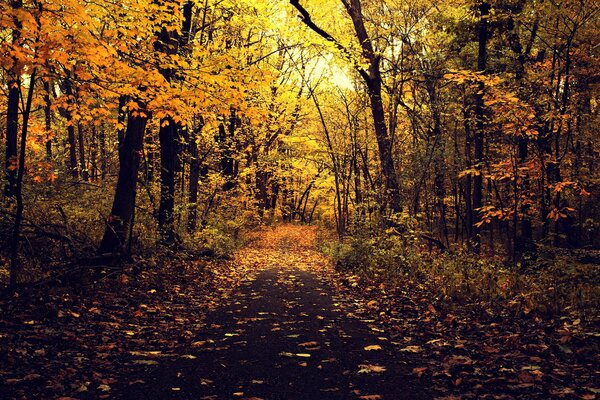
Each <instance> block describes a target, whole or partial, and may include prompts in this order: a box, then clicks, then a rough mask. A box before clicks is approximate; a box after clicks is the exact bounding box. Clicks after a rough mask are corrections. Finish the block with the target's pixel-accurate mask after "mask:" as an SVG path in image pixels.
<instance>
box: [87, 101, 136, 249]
mask: <svg viewBox="0 0 600 400" xmlns="http://www.w3.org/2000/svg"><path fill="white" fill-rule="evenodd" d="M138 104H139V110H138V111H136V112H135V113H130V114H129V117H128V120H127V129H126V130H125V133H124V136H123V141H122V142H121V144H120V145H119V176H118V180H117V186H116V188H115V197H114V200H113V205H112V210H111V213H110V217H109V218H108V221H107V224H106V229H105V231H104V236H103V238H102V242H101V243H100V247H99V249H98V253H100V254H106V253H119V252H124V251H125V250H126V248H125V244H126V241H127V237H128V234H129V232H130V227H131V224H132V220H133V215H134V208H135V197H136V188H137V175H138V171H139V168H140V159H141V152H142V147H143V143H144V132H145V130H146V122H147V120H148V117H147V115H146V113H147V111H146V108H145V104H142V103H138Z"/></svg>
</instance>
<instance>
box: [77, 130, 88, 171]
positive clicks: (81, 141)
mask: <svg viewBox="0 0 600 400" xmlns="http://www.w3.org/2000/svg"><path fill="white" fill-rule="evenodd" d="M83 133H84V129H83V125H81V124H78V125H77V144H78V149H79V172H80V175H81V179H83V180H84V181H85V182H87V181H88V180H89V171H88V168H87V163H86V160H85V139H84V135H83Z"/></svg>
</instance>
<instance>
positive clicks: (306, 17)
mask: <svg viewBox="0 0 600 400" xmlns="http://www.w3.org/2000/svg"><path fill="white" fill-rule="evenodd" d="M290 4H291V5H292V6H294V8H296V10H298V12H299V13H300V20H302V22H304V24H305V25H306V26H308V27H309V28H310V29H312V30H313V31H314V32H315V33H316V34H318V35H319V36H321V37H322V38H323V39H325V40H327V41H328V42H331V43H333V45H334V46H335V47H336V48H337V49H338V50H340V51H341V52H342V53H343V54H344V56H346V58H347V59H348V60H349V61H350V62H351V63H352V66H353V67H354V69H356V71H358V73H359V74H360V76H361V77H362V78H363V79H364V80H365V82H369V80H370V76H369V74H368V72H367V71H365V70H364V69H363V68H361V67H360V65H359V64H358V63H357V62H356V61H355V60H354V58H353V57H352V53H350V51H349V50H348V49H347V48H346V47H344V46H343V45H342V44H341V43H340V42H339V41H338V40H337V39H336V38H334V37H333V36H331V35H330V34H329V33H328V32H326V31H325V30H323V29H321V28H320V27H319V26H318V25H317V24H315V23H314V21H313V20H312V18H311V17H310V14H309V12H308V11H307V10H306V8H304V7H303V6H302V5H301V4H300V0H290Z"/></svg>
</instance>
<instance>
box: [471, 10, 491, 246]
mask: <svg viewBox="0 0 600 400" xmlns="http://www.w3.org/2000/svg"><path fill="white" fill-rule="evenodd" d="M489 12H490V5H489V3H487V1H483V2H482V3H481V5H480V6H479V28H478V39H479V47H478V56H477V69H478V71H479V72H485V70H486V68H487V65H486V64H487V41H488V15H489ZM484 90H485V85H484V84H483V82H479V83H478V85H477V93H476V94H475V126H476V130H475V135H474V137H473V139H474V140H473V144H474V150H475V154H474V156H475V157H474V158H475V159H474V161H475V169H476V170H477V173H476V174H475V176H474V177H473V209H474V210H475V212H476V214H475V215H476V222H475V224H474V225H473V235H472V237H471V242H472V244H473V251H475V253H479V250H480V245H481V234H480V228H479V226H478V225H477V224H478V223H479V222H480V221H481V211H480V208H481V207H482V206H483V163H484V147H483V143H484V133H485V121H484V118H485V115H484V104H483V91H484Z"/></svg>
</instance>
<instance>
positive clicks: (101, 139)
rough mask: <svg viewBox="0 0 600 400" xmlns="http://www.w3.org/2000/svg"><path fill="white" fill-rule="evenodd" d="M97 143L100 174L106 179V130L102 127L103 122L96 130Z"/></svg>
mask: <svg viewBox="0 0 600 400" xmlns="http://www.w3.org/2000/svg"><path fill="white" fill-rule="evenodd" d="M98 145H99V146H100V176H101V177H102V180H104V179H106V174H107V172H108V165H107V163H108V159H107V154H106V131H105V129H104V124H101V125H100V128H99V130H98Z"/></svg>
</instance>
